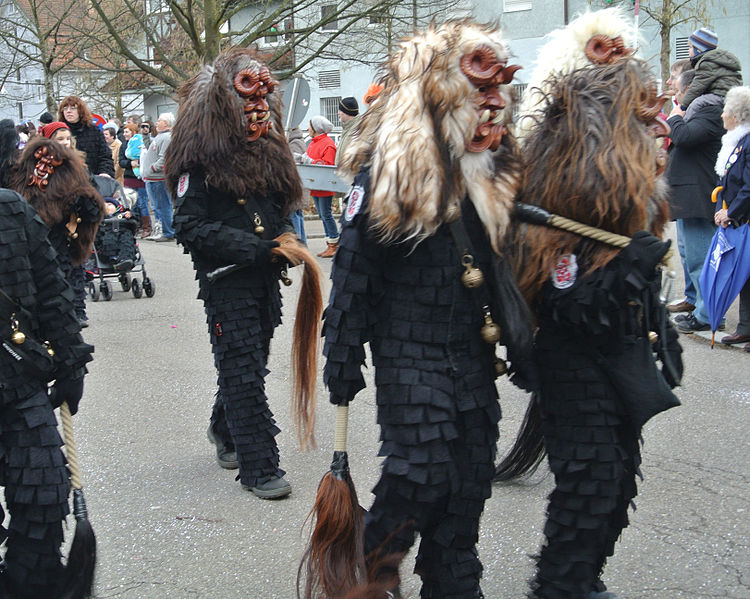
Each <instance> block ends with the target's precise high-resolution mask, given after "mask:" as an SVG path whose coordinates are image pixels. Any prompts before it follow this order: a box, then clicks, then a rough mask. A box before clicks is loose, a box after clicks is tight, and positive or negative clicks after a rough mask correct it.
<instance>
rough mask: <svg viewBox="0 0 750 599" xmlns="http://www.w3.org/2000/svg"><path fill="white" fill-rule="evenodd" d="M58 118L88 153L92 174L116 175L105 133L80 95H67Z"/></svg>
mask: <svg viewBox="0 0 750 599" xmlns="http://www.w3.org/2000/svg"><path fill="white" fill-rule="evenodd" d="M58 120H59V121H61V122H63V123H65V124H66V125H68V128H69V129H70V132H71V134H72V135H73V137H74V138H75V140H76V146H75V147H76V149H78V150H79V151H81V152H83V153H84V154H85V155H86V165H87V166H88V167H89V172H90V173H91V174H92V175H106V176H108V177H114V176H115V164H114V162H113V160H112V151H111V150H110V149H109V146H107V142H106V141H105V140H104V134H103V133H102V132H101V131H100V130H99V128H98V127H97V126H96V125H94V124H93V120H92V115H91V111H90V110H89V108H88V106H86V103H85V102H84V101H83V100H81V98H79V97H78V96H67V97H66V98H64V99H63V101H62V102H61V103H60V110H59V111H58Z"/></svg>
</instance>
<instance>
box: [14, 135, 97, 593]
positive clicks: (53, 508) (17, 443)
mask: <svg viewBox="0 0 750 599" xmlns="http://www.w3.org/2000/svg"><path fill="white" fill-rule="evenodd" d="M8 122H9V121H4V122H0V160H1V161H2V162H1V164H0V175H2V187H3V188H5V187H8V176H7V175H8V172H7V170H8V166H9V161H8V156H9V155H10V154H11V153H12V152H14V151H15V148H16V144H17V143H18V138H17V136H16V132H15V129H13V128H12V123H11V127H10V128H9V127H6V126H5V124H6V123H8ZM10 131H12V134H11V133H10ZM34 141H35V140H34ZM32 143H33V142H32ZM26 147H27V148H28V147H29V146H26ZM37 147H38V146H37ZM55 168H56V166H55V162H52V163H50V164H48V165H47V167H46V169H45V167H44V166H42V167H41V168H40V170H39V171H38V175H39V176H40V177H42V178H43V177H44V175H45V174H49V177H50V178H54V176H55V174H54V173H53V172H52V171H53V169H55ZM38 180H43V179H38ZM38 180H35V181H33V182H32V181H29V183H31V184H32V185H33V186H37V185H38ZM50 184H51V183H50ZM48 232H49V231H48V228H47V226H45V223H43V222H42V221H41V220H40V219H39V217H38V216H37V214H36V212H35V211H34V209H33V208H32V207H31V206H30V205H29V204H28V202H26V201H25V200H24V199H23V198H22V197H21V196H20V195H18V194H17V193H15V192H14V191H11V190H9V189H0V290H1V291H0V322H1V323H2V325H1V327H0V330H1V332H0V337H1V339H0V343H2V346H1V347H0V485H2V486H3V487H4V489H5V507H7V510H8V512H9V513H10V523H9V525H8V527H7V529H6V528H4V527H2V522H3V520H4V516H5V514H4V512H3V509H2V507H0V541H4V543H5V547H6V552H5V560H4V563H3V562H2V561H1V560H0V571H1V573H0V596H2V597H3V598H4V599H5V598H8V599H40V598H41V597H44V598H50V599H58V598H59V597H61V596H64V590H65V589H64V587H65V580H66V578H67V577H66V571H65V568H64V566H63V564H62V563H61V561H60V560H61V545H62V543H63V522H64V521H65V517H66V515H67V514H68V513H69V511H70V509H69V506H68V495H69V493H70V482H69V480H68V472H67V469H66V464H65V457H64V455H63V453H62V451H61V449H60V448H61V446H62V440H61V438H60V434H59V433H58V430H57V420H56V418H55V413H54V408H55V407H56V406H57V405H59V404H61V403H62V402H63V401H66V402H67V403H68V406H69V407H70V409H71V411H72V412H73V413H75V412H76V411H77V407H78V403H79V401H80V399H81V395H82V393H83V376H84V374H85V372H86V367H85V364H86V363H87V362H88V361H90V360H91V353H92V352H93V347H92V346H90V345H86V344H85V343H83V340H82V339H81V335H80V330H81V328H80V325H79V323H78V320H77V319H76V316H75V311H74V308H73V292H72V290H71V288H70V287H69V285H68V284H67V283H66V281H65V278H64V277H63V273H62V272H61V270H60V268H59V266H58V258H57V256H56V254H55V251H54V250H53V248H52V246H51V245H50V243H49V241H48V240H47V234H48ZM44 342H47V343H46V345H42V343H44ZM33 347H36V348H37V349H38V350H40V351H37V352H36V353H35V350H33V349H32V348H33ZM47 347H48V348H49V349H50V350H51V351H52V353H53V355H52V357H50V352H49V351H47V349H46V348H47ZM42 352H43V353H42ZM45 353H46V357H45V355H44V354H45ZM42 370H43V371H42ZM52 379H55V383H54V398H55V405H54V406H53V405H52V403H51V402H50V396H48V392H47V391H48V387H47V385H48V381H50V380H52Z"/></svg>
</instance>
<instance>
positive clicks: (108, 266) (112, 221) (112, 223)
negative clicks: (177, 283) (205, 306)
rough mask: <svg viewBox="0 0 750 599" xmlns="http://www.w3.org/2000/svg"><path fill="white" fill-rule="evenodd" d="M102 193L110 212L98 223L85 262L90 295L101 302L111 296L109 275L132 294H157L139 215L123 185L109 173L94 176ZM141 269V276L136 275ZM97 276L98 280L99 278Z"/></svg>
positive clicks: (137, 296) (136, 296)
mask: <svg viewBox="0 0 750 599" xmlns="http://www.w3.org/2000/svg"><path fill="white" fill-rule="evenodd" d="M93 179H94V180H95V183H96V186H97V188H98V189H99V191H100V193H101V194H102V195H103V196H104V201H105V203H106V207H107V214H106V216H105V218H104V220H103V221H102V223H101V224H100V225H99V231H98V233H97V235H96V240H95V241H94V248H93V250H92V252H91V257H90V258H89V260H88V262H87V263H86V280H87V281H88V292H89V295H90V296H91V299H92V300H93V301H95V302H98V301H99V299H100V298H103V299H104V300H105V301H109V300H111V299H112V291H113V288H112V283H110V281H109V280H108V279H117V280H118V281H119V283H120V288H121V289H122V290H123V291H124V292H125V293H127V292H128V291H130V292H131V293H132V294H133V297H135V298H140V297H142V296H143V294H144V293H145V294H146V297H154V294H155V293H156V285H155V284H154V282H153V281H152V280H151V279H150V278H149V276H148V274H147V273H146V262H145V261H144V259H143V255H142V254H141V251H140V248H139V247H138V242H137V241H136V238H135V231H136V229H137V227H138V220H139V219H138V215H137V214H134V213H133V212H131V209H130V207H129V206H128V205H127V201H126V199H125V194H124V190H123V189H122V186H121V185H120V184H119V183H118V182H117V181H115V180H114V179H110V178H108V177H99V176H96V177H93ZM134 273H136V274H138V273H140V274H141V280H140V281H139V280H138V278H136V277H133V274H134ZM97 279H98V281H97Z"/></svg>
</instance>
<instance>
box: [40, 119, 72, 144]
mask: <svg viewBox="0 0 750 599" xmlns="http://www.w3.org/2000/svg"><path fill="white" fill-rule="evenodd" d="M42 137H46V138H47V139H53V140H55V141H56V142H58V143H60V144H62V145H64V146H65V147H67V148H69V147H70V146H71V145H72V142H71V135H70V127H68V126H67V125H66V124H65V123H63V122H62V121H54V122H52V123H49V124H47V125H45V126H44V127H42Z"/></svg>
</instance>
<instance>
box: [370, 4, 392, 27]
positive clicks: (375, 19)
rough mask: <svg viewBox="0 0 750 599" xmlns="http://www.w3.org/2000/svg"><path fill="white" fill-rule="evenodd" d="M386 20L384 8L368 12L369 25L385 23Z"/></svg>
mask: <svg viewBox="0 0 750 599" xmlns="http://www.w3.org/2000/svg"><path fill="white" fill-rule="evenodd" d="M387 22H388V13H387V12H386V10H385V9H382V8H381V9H375V10H373V12H372V13H371V14H370V25H385V24H386V23H387Z"/></svg>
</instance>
